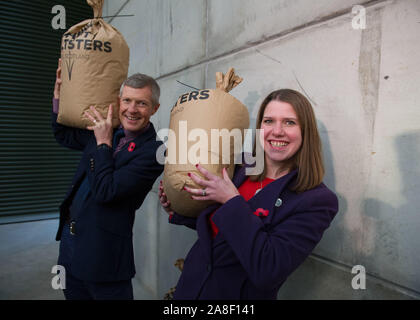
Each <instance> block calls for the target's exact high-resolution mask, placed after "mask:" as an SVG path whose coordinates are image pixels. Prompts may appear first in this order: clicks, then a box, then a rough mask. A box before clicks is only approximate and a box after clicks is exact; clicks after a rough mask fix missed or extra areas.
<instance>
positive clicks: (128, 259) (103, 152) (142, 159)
mask: <svg viewBox="0 0 420 320" xmlns="http://www.w3.org/2000/svg"><path fill="white" fill-rule="evenodd" d="M52 127H53V132H54V136H55V138H56V140H57V142H58V143H60V144H61V145H62V146H64V147H68V148H71V149H76V150H80V151H83V155H82V158H81V160H80V163H79V166H78V168H77V171H76V173H75V175H74V177H73V181H72V185H71V187H70V188H69V190H68V192H67V194H66V196H65V198H64V201H63V202H62V204H61V206H60V222H59V227H58V232H57V236H56V240H60V238H61V233H62V230H63V226H64V224H65V222H66V220H67V219H68V217H69V207H70V205H71V202H72V199H73V197H74V196H75V193H76V191H77V189H78V187H79V186H80V184H81V183H82V181H83V179H84V177H85V176H86V175H87V177H88V181H89V185H90V192H89V193H88V195H87V198H86V199H85V201H84V203H83V207H82V209H81V211H80V212H81V214H80V215H79V216H78V217H77V221H76V228H75V229H76V235H75V236H74V237H75V249H74V258H73V261H72V265H71V272H72V274H74V275H75V276H76V277H77V278H79V279H82V280H86V281H98V282H101V281H120V280H128V279H131V278H132V277H133V276H134V274H135V266H134V254H133V241H132V229H133V224H134V217H135V212H136V210H137V209H138V208H139V207H140V206H141V204H142V203H143V200H144V198H145V197H146V195H147V194H148V192H149V191H150V189H151V188H152V186H153V183H154V182H155V180H156V178H157V177H158V176H159V175H160V174H161V173H162V171H163V165H161V164H159V163H158V162H157V160H156V150H157V149H158V148H159V147H160V146H161V145H162V142H161V141H157V140H156V131H155V129H154V127H153V124H152V123H151V124H150V126H149V128H148V129H147V130H146V131H145V132H143V133H142V134H141V135H140V136H138V137H137V138H135V139H134V140H133V141H132V143H134V145H133V144H131V147H129V145H130V144H127V145H126V146H124V147H123V149H122V150H121V151H119V152H118V153H117V154H116V156H115V158H114V157H113V155H112V154H113V151H112V150H110V149H99V150H98V149H97V144H96V139H95V136H94V134H93V132H92V131H89V130H83V129H75V128H70V127H66V126H63V125H60V124H58V123H57V115H56V114H54V113H53V114H52ZM114 133H115V132H114ZM133 146H134V148H133ZM58 263H59V264H60V261H58Z"/></svg>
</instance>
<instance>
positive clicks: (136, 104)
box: [119, 86, 159, 131]
mask: <svg viewBox="0 0 420 320" xmlns="http://www.w3.org/2000/svg"><path fill="white" fill-rule="evenodd" d="M152 101H153V100H152V90H151V89H150V87H148V86H147V87H144V88H132V87H129V86H124V88H123V90H122V93H121V96H120V110H119V117H120V121H121V124H122V126H123V128H124V129H126V130H128V131H138V130H140V129H143V128H144V127H146V125H147V124H148V123H149V119H150V117H151V116H152V115H153V114H155V112H156V111H157V110H158V108H159V105H156V106H154V105H153V103H152Z"/></svg>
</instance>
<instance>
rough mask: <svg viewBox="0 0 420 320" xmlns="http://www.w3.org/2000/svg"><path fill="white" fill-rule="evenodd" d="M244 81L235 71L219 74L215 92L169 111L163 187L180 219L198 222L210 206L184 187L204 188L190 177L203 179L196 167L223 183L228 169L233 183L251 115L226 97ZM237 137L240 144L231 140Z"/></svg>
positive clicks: (198, 94) (192, 96)
mask: <svg viewBox="0 0 420 320" xmlns="http://www.w3.org/2000/svg"><path fill="white" fill-rule="evenodd" d="M241 81H242V79H241V78H239V77H238V76H236V75H235V74H234V70H233V68H230V69H229V71H228V72H227V73H226V75H223V74H222V73H221V72H218V73H216V86H217V89H215V90H211V89H207V90H200V91H192V92H189V93H186V94H183V95H182V96H180V97H179V99H178V101H177V103H176V104H175V105H174V107H173V108H172V110H171V118H170V125H169V127H170V129H171V130H172V131H173V132H174V134H173V135H172V134H169V136H168V142H167V157H166V161H167V163H166V164H165V168H164V175H163V181H162V182H163V188H164V190H165V193H166V195H167V197H168V200H169V201H170V202H171V208H172V209H173V210H174V211H175V212H177V213H178V214H181V215H184V216H189V217H197V216H198V214H199V213H200V212H201V211H202V210H203V209H204V208H206V207H207V206H208V205H210V204H211V202H210V201H198V200H192V199H191V195H190V194H189V193H188V192H187V191H184V190H183V188H184V186H187V187H190V188H202V187H201V186H199V185H197V184H196V183H195V182H194V181H193V180H192V179H191V178H190V177H189V176H188V172H193V173H196V174H198V175H199V176H201V174H200V173H199V171H198V170H197V169H196V167H195V165H196V164H197V163H200V164H201V165H202V166H203V167H204V168H206V169H207V170H209V171H210V172H212V173H214V174H217V175H218V176H220V177H222V168H223V167H225V168H226V169H227V171H228V174H229V177H230V178H232V176H233V171H234V166H235V163H234V160H235V158H237V157H238V156H240V154H241V151H242V145H243V140H244V130H245V129H247V128H248V127H249V114H248V110H247V108H246V107H245V106H244V105H243V104H242V103H241V102H240V101H239V100H237V99H236V98H234V97H233V96H232V95H230V94H229V93H227V92H228V91H229V90H231V89H232V88H233V87H235V86H236V85H237V84H239V83H240V82H241ZM212 130H213V132H212ZM235 131H236V132H235ZM234 133H236V134H237V137H238V138H239V139H236V140H235V139H234V138H230V139H229V137H230V134H232V135H233V134H234ZM212 134H213V137H212ZM224 139H225V140H224ZM188 140H190V141H188ZM223 140H224V141H225V142H224V141H223ZM217 141H218V142H217ZM234 142H236V146H235V143H234ZM206 146H207V149H206ZM223 148H225V150H223ZM235 148H236V150H235ZM194 155H196V157H194ZM206 158H207V163H206Z"/></svg>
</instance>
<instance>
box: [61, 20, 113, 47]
mask: <svg viewBox="0 0 420 320" xmlns="http://www.w3.org/2000/svg"><path fill="white" fill-rule="evenodd" d="M90 27H91V24H90V23H89V24H87V25H86V26H85V27H84V28H82V29H81V30H80V31H79V32H77V33H65V34H64V35H63V40H62V45H61V50H73V49H77V50H93V51H101V52H107V53H109V52H112V46H111V42H110V41H101V40H93V39H87V37H88V36H89V35H90V34H92V32H90V31H88V30H87V29H88V28H90Z"/></svg>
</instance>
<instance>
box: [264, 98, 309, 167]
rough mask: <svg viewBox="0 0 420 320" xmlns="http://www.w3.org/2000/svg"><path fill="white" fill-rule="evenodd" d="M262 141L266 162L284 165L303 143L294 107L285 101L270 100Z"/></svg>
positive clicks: (265, 112) (273, 164) (265, 116)
mask: <svg viewBox="0 0 420 320" xmlns="http://www.w3.org/2000/svg"><path fill="white" fill-rule="evenodd" d="M261 129H264V134H263V135H260V143H261V145H263V146H264V152H265V159H266V164H267V165H268V166H270V165H271V166H275V167H278V166H280V167H283V166H284V165H287V161H288V160H289V159H291V158H292V157H293V156H294V155H295V154H296V152H297V151H298V150H299V148H300V147H301V145H302V132H301V128H300V125H299V121H298V117H297V115H296V112H295V110H294V109H293V107H292V106H291V105H290V104H289V103H287V102H283V101H278V100H272V101H270V102H269V103H268V104H267V106H266V108H265V110H264V115H263V118H262V121H261Z"/></svg>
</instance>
